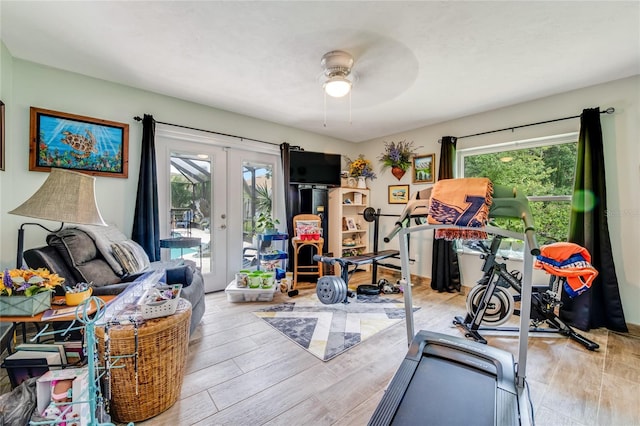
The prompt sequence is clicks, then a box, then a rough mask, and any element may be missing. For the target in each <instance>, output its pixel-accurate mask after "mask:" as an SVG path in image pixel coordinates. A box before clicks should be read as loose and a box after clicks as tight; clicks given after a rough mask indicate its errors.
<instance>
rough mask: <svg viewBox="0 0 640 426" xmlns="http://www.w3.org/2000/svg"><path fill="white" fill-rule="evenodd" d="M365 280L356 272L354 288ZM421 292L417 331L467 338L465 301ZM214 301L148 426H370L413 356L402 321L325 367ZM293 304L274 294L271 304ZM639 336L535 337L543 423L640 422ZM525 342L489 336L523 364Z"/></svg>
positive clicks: (536, 393) (220, 297)
mask: <svg viewBox="0 0 640 426" xmlns="http://www.w3.org/2000/svg"><path fill="white" fill-rule="evenodd" d="M358 275H362V277H358ZM367 279H370V274H367V273H364V272H363V273H357V274H356V276H355V277H354V278H353V279H352V283H353V284H356V283H357V282H358V281H360V282H362V281H363V280H365V281H366V280H367ZM314 291H315V289H314V287H313V286H309V285H307V286H304V289H303V290H301V292H302V293H304V294H306V293H311V292H314ZM413 295H414V304H415V305H416V306H420V307H421V309H420V310H419V311H417V312H416V313H415V325H416V330H420V329H428V330H433V331H438V332H442V333H446V334H452V335H455V336H461V335H462V333H461V332H460V331H459V329H458V328H456V327H455V326H453V325H452V319H453V317H454V315H461V314H463V313H464V301H465V296H463V295H461V294H449V293H437V292H434V291H432V290H431V289H430V286H429V284H428V283H422V284H416V285H415V286H414V287H413ZM206 297H207V312H206V314H205V316H204V319H203V321H202V324H201V326H200V327H199V330H198V331H197V333H196V334H195V335H194V336H193V339H192V341H191V343H190V347H189V349H190V354H189V360H188V366H187V375H186V377H185V380H184V384H183V387H182V395H181V399H180V401H179V402H178V403H176V404H175V405H174V406H173V407H172V408H171V409H169V410H168V411H166V412H165V413H163V414H161V415H159V416H157V417H156V418H154V419H151V420H148V421H146V422H143V423H140V424H144V425H219V424H229V425H263V424H273V425H365V424H366V423H367V421H368V420H369V418H370V416H371V414H372V412H373V411H374V409H375V407H376V406H377V405H378V402H379V401H380V399H381V397H382V394H383V392H384V389H385V387H386V386H387V384H388V382H389V380H390V379H391V377H392V376H393V374H394V373H395V371H396V369H397V368H398V366H399V364H400V362H401V361H402V359H403V358H404V356H405V354H406V351H407V337H406V328H405V323H404V322H402V323H401V324H398V325H396V326H393V327H391V328H389V329H387V330H385V331H384V332H382V333H380V334H378V335H376V336H374V337H372V338H370V339H369V340H366V341H365V342H363V343H361V344H360V345H358V346H356V347H354V348H352V349H350V350H348V351H347V352H345V353H343V354H341V355H339V356H338V357H336V358H334V359H333V360H331V361H329V362H323V361H320V360H319V359H317V358H316V357H314V356H313V355H311V354H309V353H308V352H306V351H305V350H303V349H301V348H300V347H299V346H298V345H296V344H295V343H292V342H291V341H289V340H288V339H287V338H286V337H284V336H283V335H282V334H280V333H279V332H277V331H275V330H274V329H273V328H271V327H270V326H268V325H267V324H265V323H264V322H263V321H262V320H260V319H258V318H257V317H256V316H255V315H253V313H252V312H253V311H255V310H257V309H259V308H260V307H261V306H260V305H263V304H262V303H229V302H227V300H226V296H225V294H224V292H221V293H213V294H209V295H207V296H206ZM289 300H292V299H290V298H289V297H288V296H287V295H285V294H281V293H276V296H275V298H274V301H273V303H281V302H284V301H289ZM639 331H640V330H639V329H638V328H635V332H631V333H629V334H627V335H623V334H619V333H613V332H609V331H607V330H606V329H598V330H594V331H592V332H589V333H583V334H585V335H586V336H587V337H589V338H591V339H592V340H595V341H596V342H598V344H600V349H599V350H598V351H597V352H589V351H587V350H586V349H584V348H583V347H582V346H581V345H579V344H577V343H575V342H573V341H570V340H569V339H567V338H564V337H560V336H559V335H555V334H553V335H546V336H545V337H532V338H531V339H530V344H529V351H528V362H527V381H528V383H529V386H530V391H531V398H532V402H533V406H534V413H535V421H536V424H537V425H554V426H555V425H572V426H573V425H616V426H619V425H640V362H639V361H640V337H639V336H640V332H639ZM517 343H518V342H517V338H516V337H492V338H490V339H489V344H491V345H493V346H497V347H500V348H502V349H505V350H509V351H512V352H513V353H514V356H516V359H517ZM425 397H428V396H425ZM457 403H458V404H460V409H462V410H464V401H458V402H457Z"/></svg>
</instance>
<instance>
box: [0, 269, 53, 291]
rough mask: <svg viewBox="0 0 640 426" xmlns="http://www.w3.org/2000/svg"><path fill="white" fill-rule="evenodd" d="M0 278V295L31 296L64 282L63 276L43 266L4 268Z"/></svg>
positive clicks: (50, 289)
mask: <svg viewBox="0 0 640 426" xmlns="http://www.w3.org/2000/svg"><path fill="white" fill-rule="evenodd" d="M0 278H1V279H0V296H33V295H34V294H37V293H41V292H43V291H52V290H53V289H54V287H56V286H59V285H62V283H64V278H62V277H60V276H59V275H57V274H53V273H51V272H49V270H48V269H45V268H39V269H5V270H4V272H0Z"/></svg>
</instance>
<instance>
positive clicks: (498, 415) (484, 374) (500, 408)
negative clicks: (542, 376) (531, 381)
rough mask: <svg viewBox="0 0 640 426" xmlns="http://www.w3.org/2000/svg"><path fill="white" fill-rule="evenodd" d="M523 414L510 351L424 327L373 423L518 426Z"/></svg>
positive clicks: (415, 339) (372, 424)
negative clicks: (444, 397) (446, 396)
mask: <svg viewBox="0 0 640 426" xmlns="http://www.w3.org/2000/svg"><path fill="white" fill-rule="evenodd" d="M442 395H448V396H449V397H448V398H447V399H446V400H443V399H442ZM519 417H520V412H519V406H518V392H517V389H516V380H515V364H514V359H513V355H512V354H511V353H509V352H506V351H503V350H500V349H497V348H493V347H490V346H487V345H483V344H481V343H478V342H473V341H470V340H467V339H463V338H460V337H454V336H448V335H445V334H441V333H435V332H431V331H425V330H422V331H420V332H418V334H416V336H415V337H414V339H413V341H412V342H411V345H410V347H409V352H408V353H407V356H406V357H405V359H404V360H403V361H402V364H401V365H400V368H399V369H398V370H397V371H396V374H395V375H394V377H393V379H392V380H391V382H390V383H389V386H388V388H387V390H386V392H385V393H384V396H383V398H382V400H381V401H380V403H379V404H378V407H377V408H376V410H375V412H374V413H373V415H372V416H371V419H370V420H369V425H370V426H378V425H412V426H413V425H419V424H429V425H448V426H449V425H451V426H456V425H460V426H468V425H474V426H484V425H486V426H494V425H518V424H520V420H519Z"/></svg>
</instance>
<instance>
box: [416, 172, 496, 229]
mask: <svg viewBox="0 0 640 426" xmlns="http://www.w3.org/2000/svg"><path fill="white" fill-rule="evenodd" d="M492 193H493V185H492V183H491V181H490V180H489V179H487V178H461V179H444V180H440V181H438V182H436V184H435V185H434V187H433V191H432V192H431V201H430V204H429V216H428V218H427V221H428V223H430V224H432V225H455V226H459V227H475V228H479V229H478V230H474V229H461V228H445V229H436V233H435V238H444V239H446V240H454V239H457V238H462V239H465V240H483V239H486V238H487V233H486V232H485V231H484V230H483V229H482V228H483V227H485V226H486V225H487V222H488V221H489V208H490V207H491V202H492V197H491V194H492Z"/></svg>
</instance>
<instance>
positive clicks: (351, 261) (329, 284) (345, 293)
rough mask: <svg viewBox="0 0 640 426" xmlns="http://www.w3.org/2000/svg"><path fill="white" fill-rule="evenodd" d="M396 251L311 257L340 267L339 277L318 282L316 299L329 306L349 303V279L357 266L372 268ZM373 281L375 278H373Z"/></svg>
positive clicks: (326, 277)
mask: <svg viewBox="0 0 640 426" xmlns="http://www.w3.org/2000/svg"><path fill="white" fill-rule="evenodd" d="M397 255H398V251H397V250H383V251H378V252H373V253H365V254H361V255H359V256H348V257H341V258H340V257H326V256H319V255H315V256H313V260H315V261H316V262H322V263H326V264H327V265H333V264H336V263H337V264H338V265H340V276H339V277H337V276H335V275H325V276H323V277H321V278H320V279H319V280H318V284H317V286H316V294H317V295H318V299H320V301H321V302H322V303H324V304H327V305H331V304H334V303H338V302H342V303H349V297H353V292H352V291H350V290H349V285H348V284H349V278H350V277H351V275H353V273H354V272H356V270H357V269H358V266H363V265H370V264H373V265H374V266H375V265H376V264H377V262H379V261H381V260H384V259H387V258H389V257H392V256H397ZM374 279H375V278H374Z"/></svg>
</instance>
